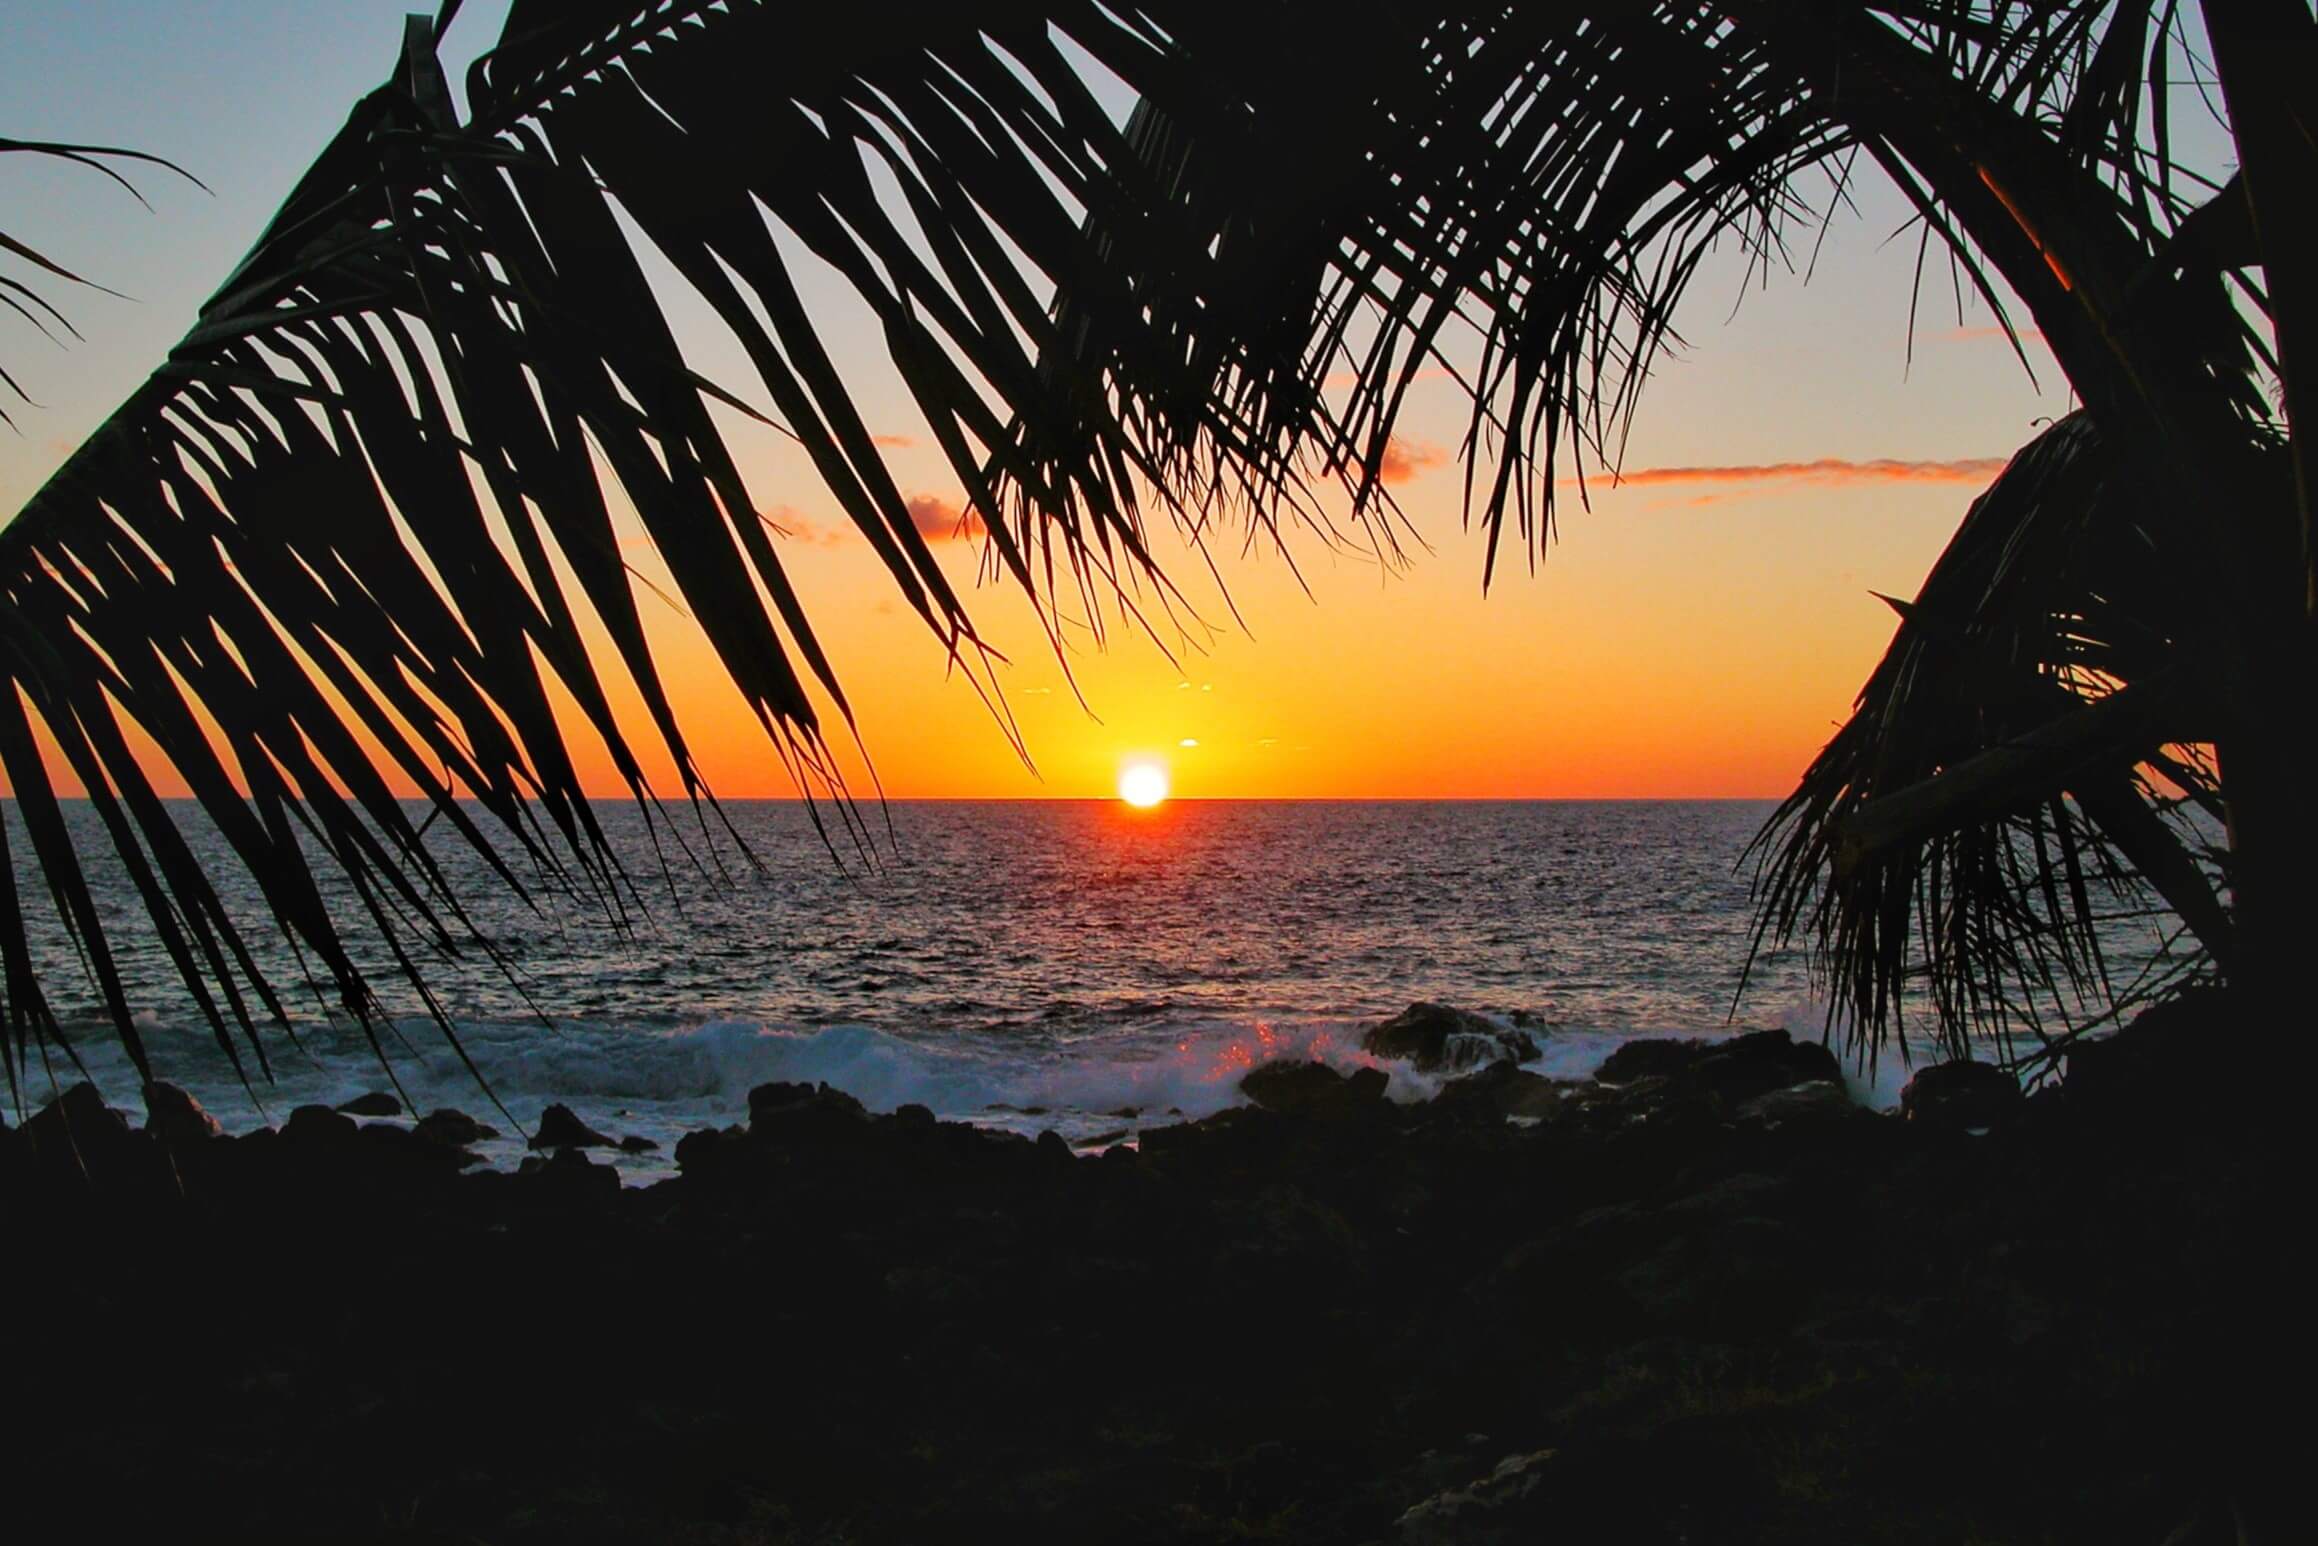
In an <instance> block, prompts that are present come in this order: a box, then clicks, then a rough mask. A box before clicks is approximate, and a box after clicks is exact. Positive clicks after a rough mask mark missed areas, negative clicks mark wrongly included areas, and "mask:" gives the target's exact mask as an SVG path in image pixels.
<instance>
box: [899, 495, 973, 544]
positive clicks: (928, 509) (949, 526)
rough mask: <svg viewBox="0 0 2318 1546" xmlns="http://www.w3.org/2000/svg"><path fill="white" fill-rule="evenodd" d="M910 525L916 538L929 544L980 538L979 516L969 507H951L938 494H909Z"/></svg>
mask: <svg viewBox="0 0 2318 1546" xmlns="http://www.w3.org/2000/svg"><path fill="white" fill-rule="evenodd" d="M909 518H910V524H911V525H912V526H915V527H916V528H917V529H918V535H919V536H921V537H923V538H925V539H926V540H927V541H928V542H949V541H953V540H957V539H962V538H967V537H979V536H981V535H982V517H981V514H980V513H979V512H978V511H976V510H973V509H972V508H970V507H967V506H962V505H957V504H953V503H952V502H950V501H949V500H947V499H944V498H942V497H941V496H940V495H938V494H912V495H911V496H910V499H909Z"/></svg>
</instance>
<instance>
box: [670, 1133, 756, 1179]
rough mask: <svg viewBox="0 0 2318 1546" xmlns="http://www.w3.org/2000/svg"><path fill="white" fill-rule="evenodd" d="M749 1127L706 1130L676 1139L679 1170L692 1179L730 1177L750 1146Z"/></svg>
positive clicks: (677, 1166)
mask: <svg viewBox="0 0 2318 1546" xmlns="http://www.w3.org/2000/svg"><path fill="white" fill-rule="evenodd" d="M748 1136H749V1133H748V1129H747V1128H745V1127H703V1128H699V1129H697V1130H695V1131H693V1132H689V1133H686V1134H684V1135H683V1136H682V1137H681V1138H678V1139H677V1140H676V1168H677V1169H678V1170H680V1171H682V1172H683V1173H684V1176H685V1178H686V1179H688V1180H702V1179H708V1178H714V1177H717V1176H720V1175H729V1174H730V1172H731V1171H732V1168H733V1162H734V1161H735V1160H736V1159H737V1158H739V1157H740V1155H741V1154H742V1152H743V1151H744V1150H745V1149H746V1148H747V1146H748Z"/></svg>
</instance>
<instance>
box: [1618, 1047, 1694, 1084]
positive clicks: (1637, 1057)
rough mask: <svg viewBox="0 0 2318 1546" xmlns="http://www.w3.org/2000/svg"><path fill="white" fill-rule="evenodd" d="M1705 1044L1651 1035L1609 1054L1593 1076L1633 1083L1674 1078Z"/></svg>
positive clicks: (1692, 1061) (1686, 1067) (1620, 1082)
mask: <svg viewBox="0 0 2318 1546" xmlns="http://www.w3.org/2000/svg"><path fill="white" fill-rule="evenodd" d="M1703 1050H1705V1044H1704V1043H1702V1042H1695V1041H1682V1040H1677V1039H1675V1038H1673V1037H1668V1036H1652V1037H1648V1038H1646V1039H1644V1040H1641V1041H1630V1042H1627V1043H1626V1044H1625V1045H1624V1046H1622V1047H1620V1048H1618V1050H1617V1051H1615V1052H1613V1053H1611V1054H1610V1055H1609V1056H1608V1057H1606V1058H1604V1059H1602V1066H1601V1067H1599V1068H1597V1069H1595V1070H1594V1078H1595V1079H1597V1080H1599V1081H1600V1082H1601V1083H1603V1084H1632V1083H1633V1082H1634V1081H1635V1080H1637V1079H1658V1078H1672V1077H1673V1076H1675V1075H1677V1074H1680V1073H1682V1072H1684V1071H1685V1070H1687V1069H1688V1068H1689V1067H1690V1065H1691V1064H1693V1063H1695V1062H1697V1061H1698V1056H1699V1054H1700V1052H1702V1051H1703Z"/></svg>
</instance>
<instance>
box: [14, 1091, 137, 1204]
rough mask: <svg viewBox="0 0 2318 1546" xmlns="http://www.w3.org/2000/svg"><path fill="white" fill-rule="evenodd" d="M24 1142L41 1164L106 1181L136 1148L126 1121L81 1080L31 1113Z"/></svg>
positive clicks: (25, 1130)
mask: <svg viewBox="0 0 2318 1546" xmlns="http://www.w3.org/2000/svg"><path fill="white" fill-rule="evenodd" d="M23 1136H24V1142H25V1144H26V1145H27V1146H29V1147H30V1148H31V1150H32V1152H33V1153H34V1154H36V1155H38V1156H39V1157H40V1159H41V1161H42V1162H43V1163H44V1164H50V1165H56V1166H58V1167H60V1168H63V1169H66V1170H77V1171H80V1172H82V1173H83V1174H85V1175H87V1176H88V1177H89V1178H90V1179H92V1180H101V1179H105V1178H106V1177H107V1175H108V1174H109V1173H111V1172H113V1171H114V1170H115V1169H117V1168H118V1167H119V1166H120V1165H121V1164H122V1163H124V1161H125V1159H126V1157H127V1155H128V1154H129V1152H130V1150H131V1149H132V1148H133V1147H134V1145H135V1139H134V1138H133V1137H132V1135H131V1134H130V1132H129V1119H128V1118H127V1117H124V1116H122V1115H121V1114H120V1113H119V1112H118V1111H115V1110H113V1108H112V1107H110V1106H108V1105H106V1104H105V1100H104V1097H103V1096H101V1095H99V1094H98V1093H97V1087H96V1086H95V1085H93V1084H91V1083H89V1082H88V1081H87V1080H85V1079H84V1080H82V1081H81V1082H80V1083H78V1084H76V1085H73V1086H72V1087H71V1088H70V1089H67V1090H66V1091H65V1092H64V1093H63V1094H61V1095H59V1096H57V1097H56V1099H54V1100H52V1101H50V1102H49V1103H48V1104H47V1105H45V1106H43V1107H41V1108H40V1109H39V1110H38V1111H36V1112H34V1113H33V1114H32V1118H31V1120H30V1121H27V1122H26V1123H25V1124H24V1133H23Z"/></svg>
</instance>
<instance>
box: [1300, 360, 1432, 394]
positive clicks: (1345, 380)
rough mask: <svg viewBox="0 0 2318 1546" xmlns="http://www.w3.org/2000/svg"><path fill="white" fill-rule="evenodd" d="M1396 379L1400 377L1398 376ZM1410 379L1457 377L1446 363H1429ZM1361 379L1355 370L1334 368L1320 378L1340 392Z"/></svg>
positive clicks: (1333, 389)
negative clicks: (1451, 372)
mask: <svg viewBox="0 0 2318 1546" xmlns="http://www.w3.org/2000/svg"><path fill="white" fill-rule="evenodd" d="M1395 379H1398V378H1397V377H1396V378H1395ZM1410 379H1411V380H1412V381H1451V380H1454V379H1455V377H1454V376H1452V375H1451V374H1450V372H1449V368H1448V367H1447V366H1446V365H1427V366H1425V367H1423V368H1422V369H1420V370H1419V371H1418V372H1417V373H1416V375H1415V376H1413V377H1411V378H1410ZM1359 380H1360V377H1359V375H1358V374H1357V373H1355V372H1353V371H1349V370H1332V371H1330V372H1329V373H1328V374H1327V375H1325V376H1323V377H1322V378H1321V379H1320V385H1321V386H1322V387H1323V388H1324V389H1326V390H1328V391H1331V392H1340V391H1342V390H1344V389H1345V388H1346V387H1349V386H1352V385H1354V384H1355V383H1357V382H1358V381H1359Z"/></svg>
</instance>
